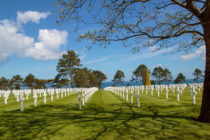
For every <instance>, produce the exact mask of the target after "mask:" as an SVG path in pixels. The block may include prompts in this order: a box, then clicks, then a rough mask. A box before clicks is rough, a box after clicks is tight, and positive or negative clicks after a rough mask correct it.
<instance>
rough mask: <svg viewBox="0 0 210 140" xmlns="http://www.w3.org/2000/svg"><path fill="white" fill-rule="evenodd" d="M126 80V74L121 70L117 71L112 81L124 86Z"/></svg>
mask: <svg viewBox="0 0 210 140" xmlns="http://www.w3.org/2000/svg"><path fill="white" fill-rule="evenodd" d="M124 78H125V75H124V72H123V71H121V70H117V72H116V73H115V75H114V78H113V80H112V81H113V82H115V83H120V84H121V85H122V84H123V82H124Z"/></svg>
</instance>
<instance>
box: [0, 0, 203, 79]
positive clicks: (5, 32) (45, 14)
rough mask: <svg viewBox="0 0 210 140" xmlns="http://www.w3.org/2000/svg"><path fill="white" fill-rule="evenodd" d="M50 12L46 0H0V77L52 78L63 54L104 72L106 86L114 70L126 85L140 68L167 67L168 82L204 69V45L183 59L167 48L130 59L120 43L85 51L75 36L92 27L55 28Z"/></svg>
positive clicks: (146, 51)
mask: <svg viewBox="0 0 210 140" xmlns="http://www.w3.org/2000/svg"><path fill="white" fill-rule="evenodd" d="M55 12H56V7H55V6H53V4H52V1H50V0H1V1H0V77H1V76H4V77H6V78H11V77H12V76H13V75H15V74H20V75H21V76H23V77H25V76H26V75H28V74H29V73H32V74H34V75H35V76H36V77H38V78H43V79H48V78H54V76H55V75H56V74H57V71H56V65H57V62H58V59H59V58H60V56H61V55H62V54H63V53H65V52H66V51H67V50H75V51H76V52H77V54H78V55H79V56H80V58H81V60H82V61H81V62H82V64H83V67H88V68H90V69H93V70H100V71H102V72H104V73H105V74H106V75H107V78H108V79H107V81H111V80H112V79H113V76H114V74H115V72H116V71H117V70H118V69H120V70H122V71H123V72H124V73H125V76H126V77H125V80H130V79H131V76H132V72H133V71H134V69H136V68H137V67H138V66H139V65H140V64H145V65H146V66H147V67H148V68H149V69H150V71H152V70H153V68H154V67H156V66H162V67H163V68H168V69H169V70H170V71H171V72H172V76H173V78H175V77H176V76H177V74H178V73H179V72H182V73H183V74H184V75H185V76H186V78H190V79H191V78H193V76H192V73H193V71H194V70H195V68H199V69H201V70H204V67H205V57H204V54H205V47H204V46H201V47H200V48H198V49H197V48H195V49H193V50H192V51H191V52H190V53H189V54H185V53H183V52H177V53H171V52H173V48H168V49H162V50H159V51H156V52H153V51H152V50H154V49H155V47H151V48H149V49H144V50H142V51H141V52H139V53H136V54H132V53H131V52H130V51H131V49H130V48H124V47H123V45H122V44H121V43H120V42H117V43H113V44H111V45H110V46H108V47H107V48H103V46H94V47H92V49H91V50H88V49H87V48H86V46H87V44H88V43H89V42H87V41H82V42H78V41H76V39H77V35H78V34H79V33H82V32H84V31H86V30H88V29H93V28H94V27H92V26H91V25H87V26H82V27H81V28H80V30H79V31H78V33H75V32H74V27H73V25H74V23H72V24H63V25H62V26H58V25H57V24H56V22H55V21H56V15H55ZM165 53H167V54H165Z"/></svg>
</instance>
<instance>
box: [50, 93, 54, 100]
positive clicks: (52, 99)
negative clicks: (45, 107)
mask: <svg viewBox="0 0 210 140" xmlns="http://www.w3.org/2000/svg"><path fill="white" fill-rule="evenodd" d="M50 95H51V101H53V95H54V91H50Z"/></svg>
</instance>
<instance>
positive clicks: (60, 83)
mask: <svg viewBox="0 0 210 140" xmlns="http://www.w3.org/2000/svg"><path fill="white" fill-rule="evenodd" d="M68 85H69V80H68V79H67V78H64V77H62V76H61V75H60V74H57V75H56V76H55V78H54V79H53V87H56V88H61V87H64V86H68Z"/></svg>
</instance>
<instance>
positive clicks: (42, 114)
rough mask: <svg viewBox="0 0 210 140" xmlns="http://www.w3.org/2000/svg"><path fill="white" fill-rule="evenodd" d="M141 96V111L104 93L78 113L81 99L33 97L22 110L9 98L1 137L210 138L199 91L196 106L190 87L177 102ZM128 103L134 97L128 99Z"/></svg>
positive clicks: (1, 121) (1, 107) (3, 110)
mask: <svg viewBox="0 0 210 140" xmlns="http://www.w3.org/2000/svg"><path fill="white" fill-rule="evenodd" d="M160 96H161V97H160V98H158V97H157V96H156V93H155V92H154V97H151V95H150V92H149V93H148V95H145V93H144V94H143V95H142V94H141V107H140V108H137V107H136V96H134V104H133V105H131V104H130V103H129V102H126V101H125V100H122V99H121V98H120V97H118V96H117V95H115V94H113V93H111V92H109V91H103V90H100V91H98V92H96V93H95V94H94V95H93V96H92V97H91V98H90V99H89V101H88V103H87V104H86V105H85V106H84V107H83V108H82V110H78V100H77V95H76V94H74V95H70V96H67V97H64V98H63V99H61V98H60V99H59V100H57V99H56V96H54V101H53V102H51V101H50V96H49V97H48V99H47V104H44V103H43V97H42V98H38V106H37V107H34V106H33V99H30V100H29V101H26V102H25V110H24V112H20V111H19V108H20V105H19V103H17V102H15V99H11V98H10V99H9V100H8V105H4V104H3V103H4V102H3V101H4V100H3V98H0V110H1V111H0V139H7V140H10V139H50V140H51V139H52V140H53V139H54V140H59V139H68V140H69V139H80V140H81V139H104V140H109V139H119V140H122V139H126V140H127V139H149V140H152V139H182V140H185V139H186V140H188V139H190V140H193V139H210V124H204V123H199V122H197V121H195V120H194V119H195V118H196V117H197V116H198V115H199V111H200V100H201V93H199V94H198V96H197V104H196V105H192V103H191V96H190V95H189V91H188V89H186V90H185V92H184V93H183V95H181V96H180V102H177V101H176V95H175V94H173V93H169V99H168V100H167V99H165V98H164V91H163V93H161V94H160ZM129 101H130V99H129Z"/></svg>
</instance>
